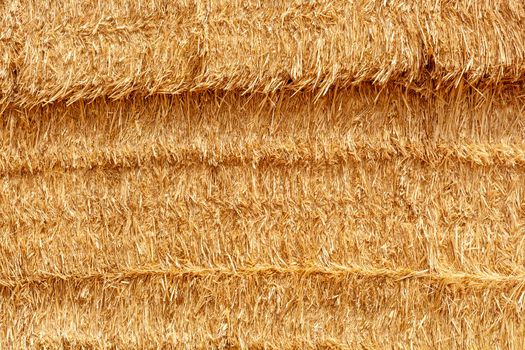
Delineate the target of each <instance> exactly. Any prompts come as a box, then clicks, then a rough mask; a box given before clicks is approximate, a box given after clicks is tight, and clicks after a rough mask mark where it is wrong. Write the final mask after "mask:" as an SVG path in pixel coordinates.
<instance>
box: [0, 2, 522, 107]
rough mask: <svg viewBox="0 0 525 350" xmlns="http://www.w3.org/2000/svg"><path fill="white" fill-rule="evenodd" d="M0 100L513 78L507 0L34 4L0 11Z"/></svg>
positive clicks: (514, 14)
mask: <svg viewBox="0 0 525 350" xmlns="http://www.w3.org/2000/svg"><path fill="white" fill-rule="evenodd" d="M3 6H4V8H6V9H8V10H4V11H5V12H4V13H5V14H4V16H3V18H2V21H3V22H5V23H4V27H5V28H6V30H5V34H3V35H2V40H0V42H1V43H2V45H3V47H4V48H5V50H4V51H3V52H4V53H3V55H2V58H1V59H0V67H1V68H0V69H1V71H0V72H2V73H1V74H2V75H1V76H0V77H2V80H1V81H2V85H1V86H2V90H1V91H2V92H3V99H6V100H9V101H12V102H14V103H16V104H19V105H24V106H28V105H29V106H33V105H38V104H43V103H50V102H52V101H59V100H67V101H69V102H73V101H76V100H80V99H88V100H91V99H93V98H97V97H101V96H106V97H111V98H119V97H124V96H128V95H130V94H132V93H139V94H141V95H150V94H156V93H167V94H177V93H181V92H187V91H202V90H209V89H213V90H234V91H243V92H253V91H259V92H274V91H276V90H281V89H291V90H294V91H296V90H303V89H306V90H313V91H316V92H317V94H323V93H326V92H327V91H328V89H329V88H331V87H334V86H338V87H346V86H350V85H355V84H358V83H361V82H374V83H377V84H382V85H383V84H386V83H395V84H400V85H403V86H407V87H410V88H411V89H415V90H421V89H423V90H429V89H430V90H433V89H436V88H440V87H447V86H451V85H453V86H457V84H459V83H460V82H461V81H465V82H468V83H469V84H476V85H479V86H494V85H495V84H497V83H500V82H517V81H522V77H523V74H524V72H525V68H524V67H525V46H524V45H525V44H524V42H525V34H524V32H523V30H521V28H522V26H523V23H524V19H525V9H524V5H523V4H521V3H519V2H516V1H510V0H505V1H500V2H498V4H493V3H492V2H490V1H476V2H472V1H456V2H448V1H429V0H418V1H410V2H407V1H401V0H398V1H378V0H377V1H363V0H359V1H352V2H347V1H335V2H334V1H324V0H322V1H292V0H287V1H271V2H266V3H265V4H264V5H263V4H261V3H260V2H259V1H248V2H247V1H242V2H241V1H235V0H228V1H201V0H193V1H190V0H178V1H145V2H137V1H131V0H120V1H112V2H110V3H107V2H100V1H81V2H78V1H49V2H41V1H33V0H10V1H7V2H5V4H4V5H3Z"/></svg>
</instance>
